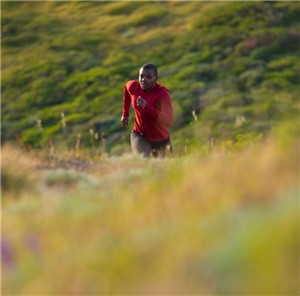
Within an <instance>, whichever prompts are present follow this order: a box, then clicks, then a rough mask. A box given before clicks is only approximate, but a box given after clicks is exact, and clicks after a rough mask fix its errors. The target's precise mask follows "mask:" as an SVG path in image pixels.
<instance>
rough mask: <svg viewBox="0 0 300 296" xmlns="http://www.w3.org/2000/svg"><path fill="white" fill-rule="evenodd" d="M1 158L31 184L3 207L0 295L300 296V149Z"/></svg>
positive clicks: (283, 144)
mask: <svg viewBox="0 0 300 296" xmlns="http://www.w3.org/2000/svg"><path fill="white" fill-rule="evenodd" d="M11 151H12V152H13V153H10V152H11ZM2 158H3V160H2V164H3V169H4V172H5V174H6V176H8V177H7V178H9V179H10V180H11V182H15V180H19V179H23V178H27V179H28V180H31V179H32V180H34V181H33V183H30V184H32V185H31V186H33V187H30V189H29V188H28V187H27V186H25V185H22V186H19V187H20V191H24V194H21V193H19V197H20V198H19V199H17V200H15V199H14V200H13V201H11V202H9V203H4V207H3V211H2V215H3V226H2V232H3V233H2V234H3V242H2V244H3V247H4V248H3V250H4V253H3V257H2V265H3V271H4V272H3V275H2V289H3V291H2V294H3V295H12V294H14V295H41V294H43V295H91V294H94V295H102V294H109V295H113V294H115V295H116V294H127V295H148V294H151V295H176V294H185V295H188V294H193V295H195V294H197V295H199V294H205V295H225V294H226V295H233V294H236V295H250V294H251V295H271V294H272V295H274V294H277V295H295V294H297V293H298V291H299V284H298V276H299V268H298V264H297V262H298V260H299V211H298V208H297V205H298V198H299V196H298V193H299V192H298V181H299V166H298V164H299V162H298V161H299V145H298V142H297V140H294V139H292V138H285V139H284V140H283V138H282V137H280V138H276V137H275V138H273V137H270V138H269V139H268V140H264V141H261V142H260V143H257V144H254V145H252V146H249V147H248V148H246V149H244V150H242V151H239V152H234V153H227V152H226V153H225V152H224V151H223V152H220V151H219V152H218V150H217V149H216V150H215V152H214V153H213V154H210V155H208V156H205V157H204V156H201V155H196V154H193V155H189V156H186V157H173V158H169V159H163V160H156V159H143V158H139V157H134V156H132V155H124V156H123V157H114V158H109V157H102V159H101V160H99V161H90V162H87V165H86V166H85V167H84V169H81V170H78V167H76V166H74V167H72V166H69V167H63V168H58V167H52V168H51V167H48V166H46V165H45V166H44V167H43V169H38V170H37V169H36V167H40V162H41V160H40V159H36V157H33V156H32V155H26V154H24V152H22V151H17V150H15V149H13V148H11V147H9V148H7V147H4V149H3V152H2ZM8 160H9V161H8ZM20 166H21V167H22V170H20ZM17 168H19V169H17ZM58 169H60V171H58ZM8 171H9V173H7V172H8ZM5 174H4V175H5ZM49 174H52V175H51V178H53V175H54V176H55V175H56V176H58V177H57V178H56V179H55V178H54V179H52V181H53V180H54V181H53V182H54V185H55V184H56V185H57V186H53V183H52V184H51V185H49V178H50V175H49ZM64 174H65V175H68V174H69V175H68V176H69V177H70V176H71V177H70V178H71V179H67V180H69V181H60V178H62V176H63V175H64ZM70 180H71V181H70ZM91 180H96V182H94V183H93V182H91ZM55 182H56V183H55ZM26 183H27V182H26ZM84 185H85V186H84ZM13 192H14V189H13V186H11V185H10V186H6V189H5V190H4V191H3V195H2V199H3V200H4V201H5V200H6V198H7V197H9V196H7V194H11V195H13Z"/></svg>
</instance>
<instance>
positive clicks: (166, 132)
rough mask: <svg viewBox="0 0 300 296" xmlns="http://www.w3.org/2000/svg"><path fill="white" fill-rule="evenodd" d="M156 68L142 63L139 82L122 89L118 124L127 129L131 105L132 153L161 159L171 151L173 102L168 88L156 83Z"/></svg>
mask: <svg viewBox="0 0 300 296" xmlns="http://www.w3.org/2000/svg"><path fill="white" fill-rule="evenodd" d="M157 79H158V73H157V68H156V66H155V65H153V64H145V65H143V66H142V67H141V69H140V72H139V81H135V80H131V81H129V82H127V83H126V85H125V87H124V96H123V108H122V118H121V122H122V124H123V126H124V127H127V126H128V117H129V110H130V103H131V105H132V108H133V110H134V112H135V118H134V127H133V130H132V132H131V139H130V140H131V147H132V150H133V152H135V153H139V154H142V155H144V156H145V157H149V156H150V155H151V154H152V155H153V156H155V157H157V156H159V157H164V156H165V154H166V152H167V151H172V144H171V140H170V127H171V125H172V123H173V108H172V100H171V96H170V94H169V91H168V89H167V88H165V87H164V86H163V85H161V84H159V83H157Z"/></svg>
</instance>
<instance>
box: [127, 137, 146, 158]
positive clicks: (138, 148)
mask: <svg viewBox="0 0 300 296" xmlns="http://www.w3.org/2000/svg"><path fill="white" fill-rule="evenodd" d="M130 142H131V148H132V151H133V152H134V153H138V154H142V155H143V156H145V157H149V156H150V153H151V144H150V143H149V142H148V141H147V140H146V139H145V138H144V137H142V136H141V135H140V134H138V133H137V132H135V131H132V132H131V138H130Z"/></svg>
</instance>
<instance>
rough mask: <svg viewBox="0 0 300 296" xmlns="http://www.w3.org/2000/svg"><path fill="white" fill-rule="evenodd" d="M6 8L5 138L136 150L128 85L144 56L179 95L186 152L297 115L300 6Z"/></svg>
mask: <svg viewBox="0 0 300 296" xmlns="http://www.w3.org/2000/svg"><path fill="white" fill-rule="evenodd" d="M1 6H2V7H1V14H2V15H1V25H2V32H1V34H2V127H1V128H2V139H3V140H4V141H11V140H13V139H15V137H17V138H18V140H19V141H21V142H23V143H27V144H30V145H32V146H35V147H41V146H45V145H46V143H47V142H48V141H49V140H51V141H52V142H53V143H54V144H55V145H58V144H61V143H62V139H63V140H64V143H65V144H66V145H68V147H74V146H75V143H76V141H77V139H78V137H79V135H80V138H81V143H82V145H84V146H91V145H92V146H93V145H94V146H98V145H101V143H103V142H104V141H103V140H104V138H105V143H106V144H105V149H106V150H107V151H110V153H111V154H118V153H122V152H126V151H128V146H129V138H128V135H129V130H126V131H124V130H123V129H122V128H121V126H120V123H119V119H120V112H121V104H122V91H123V85H124V84H125V83H126V82H127V81H128V80H129V79H136V78H137V75H138V70H139V67H140V66H141V65H142V64H144V63H145V62H153V63H155V64H157V66H158V68H159V75H160V82H161V83H163V84H165V85H166V86H167V87H168V88H169V89H170V91H171V94H172V97H173V101H174V110H175V123H174V126H173V129H172V132H173V142H174V146H175V151H177V152H178V153H181V152H183V151H187V150H189V149H190V148H193V147H198V148H199V147H203V145H208V143H211V142H214V143H215V142H226V143H227V142H233V143H243V142H244V141H245V139H246V141H248V140H249V139H250V140H252V139H254V140H255V139H256V138H257V137H260V135H261V134H265V133H266V132H268V131H270V130H271V129H272V128H273V127H275V126H276V125H277V124H278V123H281V122H283V121H286V120H294V119H295V116H296V115H298V114H297V113H298V112H299V109H298V104H299V82H300V81H299V71H300V62H299V61H300V59H299V57H300V55H299V53H300V51H299V42H300V29H299V14H300V4H299V3H297V2H250V1H249V2H196V1H195V2H179V1H178V2H175V1H174V2H173V1H170V2H159V1H155V2H154V1H153V2H151V1H149V2H144V1H142V2H135V1H129V2H127V1H119V2H80V1H76V2H71V1H69V2H55V1H43V2H9V1H4V2H2V3H1ZM131 120H132V118H131ZM101 141H102V142H101ZM198 148H197V149H198Z"/></svg>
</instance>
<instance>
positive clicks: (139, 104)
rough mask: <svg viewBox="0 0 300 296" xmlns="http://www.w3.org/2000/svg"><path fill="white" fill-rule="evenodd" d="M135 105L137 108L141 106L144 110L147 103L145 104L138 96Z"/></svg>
mask: <svg viewBox="0 0 300 296" xmlns="http://www.w3.org/2000/svg"><path fill="white" fill-rule="evenodd" d="M136 104H137V105H138V106H141V107H142V108H145V107H146V104H147V102H146V100H145V99H143V98H142V97H141V96H140V97H138V98H137V100H136Z"/></svg>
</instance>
